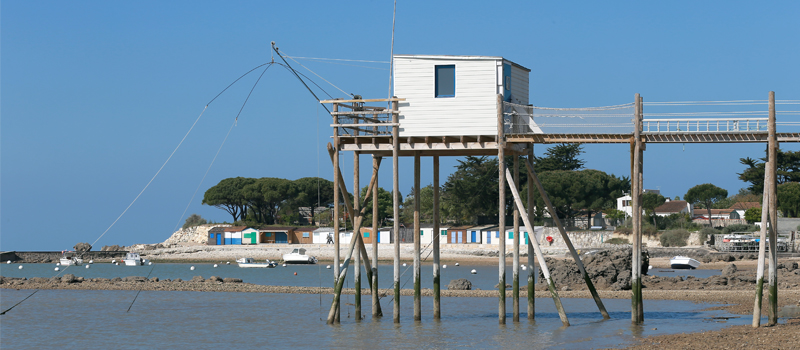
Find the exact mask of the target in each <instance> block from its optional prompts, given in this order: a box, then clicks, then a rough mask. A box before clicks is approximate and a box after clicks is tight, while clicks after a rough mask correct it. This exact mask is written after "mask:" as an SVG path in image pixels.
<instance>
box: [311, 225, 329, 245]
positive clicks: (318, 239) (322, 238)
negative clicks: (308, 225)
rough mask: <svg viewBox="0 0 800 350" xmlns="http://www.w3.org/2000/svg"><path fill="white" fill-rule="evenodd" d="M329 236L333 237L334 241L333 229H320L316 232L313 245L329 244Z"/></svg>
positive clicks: (313, 235)
mask: <svg viewBox="0 0 800 350" xmlns="http://www.w3.org/2000/svg"><path fill="white" fill-rule="evenodd" d="M328 236H330V237H331V240H332V239H333V227H320V228H318V229H316V230H314V232H313V234H312V239H311V243H314V244H326V243H328ZM331 242H333V241H331Z"/></svg>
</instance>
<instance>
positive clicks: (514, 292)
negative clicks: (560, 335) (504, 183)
mask: <svg viewBox="0 0 800 350" xmlns="http://www.w3.org/2000/svg"><path fill="white" fill-rule="evenodd" d="M510 185H511V186H514V187H515V188H516V189H517V192H519V187H517V186H519V156H516V155H515V156H514V183H511V184H510ZM519 231H520V230H519V208H517V207H516V206H514V262H513V266H512V268H511V271H512V274H513V276H512V278H511V304H512V313H513V314H512V315H513V316H512V320H513V321H514V322H519V238H520V237H519V235H520V232H519ZM529 234H530V233H529Z"/></svg>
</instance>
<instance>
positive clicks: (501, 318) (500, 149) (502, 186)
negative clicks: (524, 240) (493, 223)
mask: <svg viewBox="0 0 800 350" xmlns="http://www.w3.org/2000/svg"><path fill="white" fill-rule="evenodd" d="M503 128H504V123H503V95H497V163H498V168H499V171H498V172H499V181H498V182H499V193H500V195H499V197H500V198H499V200H498V202H497V203H498V211H497V219H498V221H499V226H500V227H499V228H498V230H499V232H500V240H499V242H498V243H497V244H498V250H499V254H498V264H499V266H498V270H499V271H498V275H499V276H498V282H497V290H498V292H499V295H498V297H499V302H498V305H497V317H498V322H500V324H505V323H506V181H505V171H506V160H505V133H504V129H503Z"/></svg>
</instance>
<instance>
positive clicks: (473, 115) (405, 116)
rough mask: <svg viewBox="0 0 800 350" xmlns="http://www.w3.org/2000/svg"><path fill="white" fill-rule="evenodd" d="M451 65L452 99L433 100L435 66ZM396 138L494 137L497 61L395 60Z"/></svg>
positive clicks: (495, 130)
mask: <svg viewBox="0 0 800 350" xmlns="http://www.w3.org/2000/svg"><path fill="white" fill-rule="evenodd" d="M449 64H452V65H455V67H456V72H455V75H456V95H455V97H440V98H436V97H435V96H434V94H435V80H436V78H435V66H436V65H449ZM394 65H395V78H394V82H395V83H394V91H395V95H396V96H398V97H402V98H405V99H406V101H404V102H401V103H400V136H401V137H406V136H461V135H496V134H497V107H496V101H497V97H496V84H495V81H496V79H497V77H496V74H497V73H496V68H495V67H496V65H497V60H495V59H492V60H485V59H484V60H460V59H422V58H395V63H394Z"/></svg>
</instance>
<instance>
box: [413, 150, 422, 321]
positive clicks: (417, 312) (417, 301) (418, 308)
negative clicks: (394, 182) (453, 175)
mask: <svg viewBox="0 0 800 350" xmlns="http://www.w3.org/2000/svg"><path fill="white" fill-rule="evenodd" d="M419 173H420V159H419V152H414V321H420V320H422V304H421V303H422V288H421V286H422V284H421V283H422V281H421V279H420V269H421V267H420V263H421V261H420V251H419V249H420V239H422V236H421V235H420V226H419V209H420V200H419V193H420V189H419V176H420V174H419Z"/></svg>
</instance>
